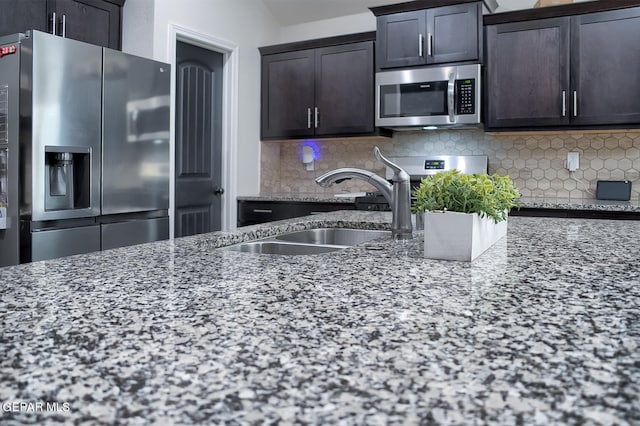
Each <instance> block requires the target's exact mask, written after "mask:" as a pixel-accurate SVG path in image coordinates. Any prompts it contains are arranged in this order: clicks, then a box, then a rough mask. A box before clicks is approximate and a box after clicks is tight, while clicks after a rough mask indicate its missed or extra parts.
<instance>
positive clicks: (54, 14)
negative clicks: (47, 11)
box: [51, 12, 57, 35]
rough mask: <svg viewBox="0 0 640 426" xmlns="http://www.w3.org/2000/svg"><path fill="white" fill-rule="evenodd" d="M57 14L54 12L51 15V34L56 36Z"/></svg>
mask: <svg viewBox="0 0 640 426" xmlns="http://www.w3.org/2000/svg"><path fill="white" fill-rule="evenodd" d="M56 26H57V24H56V13H55V12H53V14H52V15H51V34H53V35H57V34H56Z"/></svg>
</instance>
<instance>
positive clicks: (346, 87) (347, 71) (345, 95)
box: [314, 41, 374, 136]
mask: <svg viewBox="0 0 640 426" xmlns="http://www.w3.org/2000/svg"><path fill="white" fill-rule="evenodd" d="M315 71H316V72H315V78H316V81H315V82H316V90H315V94H316V103H315V105H316V108H317V115H316V116H315V117H314V122H315V125H316V126H315V127H316V128H315V134H316V135H317V136H326V135H345V134H357V133H371V132H373V131H374V112H373V107H374V99H373V86H374V82H373V76H374V70H373V42H372V41H366V42H361V43H351V44H345V45H340V46H332V47H325V48H320V49H317V50H316V70H315ZM314 112H315V111H314Z"/></svg>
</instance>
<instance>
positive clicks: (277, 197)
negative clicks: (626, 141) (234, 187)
mask: <svg viewBox="0 0 640 426" xmlns="http://www.w3.org/2000/svg"><path fill="white" fill-rule="evenodd" d="M238 200H244V201H298V202H300V201H302V202H322V203H332V202H333V203H353V202H355V195H354V196H348V194H345V195H342V194H340V195H339V196H328V195H327V196H324V195H317V194H263V195H254V196H240V197H238ZM520 204H521V207H525V208H534V209H564V210H593V211H607V212H637V213H640V200H638V199H633V200H630V201H611V200H596V199H595V198H556V197H522V198H521V199H520Z"/></svg>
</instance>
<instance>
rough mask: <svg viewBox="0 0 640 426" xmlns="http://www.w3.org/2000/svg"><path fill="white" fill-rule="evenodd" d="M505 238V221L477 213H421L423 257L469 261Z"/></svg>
mask: <svg viewBox="0 0 640 426" xmlns="http://www.w3.org/2000/svg"><path fill="white" fill-rule="evenodd" d="M505 235H507V221H506V220H505V221H502V222H499V223H494V221H493V219H491V218H487V217H485V218H480V216H478V215H477V214H476V213H458V212H427V213H424V257H427V258H429V259H442V260H462V261H467V262H470V261H472V260H473V259H475V258H476V257H478V256H480V255H481V254H482V253H484V252H485V251H486V250H487V249H488V248H489V247H491V246H492V245H493V244H495V243H496V242H497V241H498V240H500V239H501V238H502V237H504V236H505Z"/></svg>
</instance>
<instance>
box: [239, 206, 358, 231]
mask: <svg viewBox="0 0 640 426" xmlns="http://www.w3.org/2000/svg"><path fill="white" fill-rule="evenodd" d="M355 208H356V206H355V203H322V202H315V201H246V200H239V201H238V226H248V225H256V224H258V223H265V222H273V221H274V220H283V219H291V218H294V217H300V216H308V215H311V214H314V213H324V212H332V211H336V210H355Z"/></svg>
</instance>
